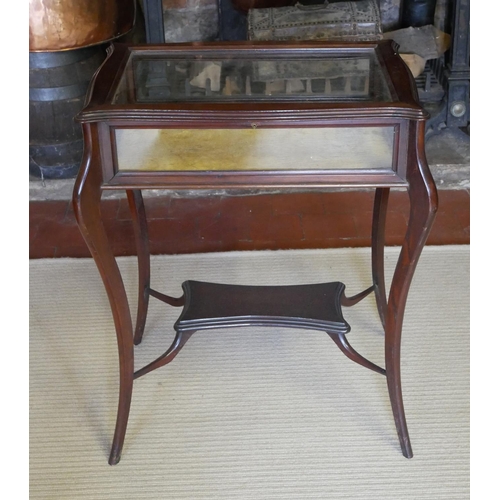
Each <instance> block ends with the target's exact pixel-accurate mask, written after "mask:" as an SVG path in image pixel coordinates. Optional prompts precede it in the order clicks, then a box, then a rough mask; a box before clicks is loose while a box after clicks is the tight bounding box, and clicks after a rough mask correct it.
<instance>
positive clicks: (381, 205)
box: [372, 188, 390, 328]
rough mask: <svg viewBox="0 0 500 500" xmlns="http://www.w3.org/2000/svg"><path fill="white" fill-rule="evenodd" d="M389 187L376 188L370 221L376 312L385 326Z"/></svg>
mask: <svg viewBox="0 0 500 500" xmlns="http://www.w3.org/2000/svg"><path fill="white" fill-rule="evenodd" d="M389 193H390V188H377V189H376V190H375V201H374V205H373V223H372V278H373V287H374V291H375V300H376V302H377V309H378V314H379V316H380V321H381V322H382V326H383V327H384V328H385V318H386V316H387V295H386V291H385V277H384V247H385V221H386V216H387V204H388V202H389Z"/></svg>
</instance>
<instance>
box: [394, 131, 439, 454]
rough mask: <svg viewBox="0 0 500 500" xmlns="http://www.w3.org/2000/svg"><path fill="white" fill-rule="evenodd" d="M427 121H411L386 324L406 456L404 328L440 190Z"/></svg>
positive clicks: (398, 422)
mask: <svg viewBox="0 0 500 500" xmlns="http://www.w3.org/2000/svg"><path fill="white" fill-rule="evenodd" d="M424 137H425V123H424V122H423V121H422V122H412V123H411V124H410V143H409V154H408V171H407V179H408V194H409V198H410V218H409V222H408V229H407V231H406V235H405V239H404V242H403V245H402V248H401V253H400V255H399V259H398V262H397V265H396V269H395V272H394V277H393V280H392V284H391V289H390V292H389V300H388V304H387V315H386V324H385V365H386V366H385V368H386V373H387V385H388V389H389V397H390V399H391V405H392V411H393V414H394V420H395V423H396V429H397V432H398V437H399V442H400V444H401V450H402V452H403V455H404V456H405V457H407V458H411V457H412V456H413V452H412V449H411V444H410V438H409V435H408V428H407V425H406V418H405V412H404V407H403V397H402V391H401V366H400V361H401V329H402V325H403V315H404V309H405V305H406V299H407V297H408V291H409V288H410V284H411V280H412V278H413V274H414V272H415V268H416V265H417V262H418V259H419V257H420V254H421V253H422V249H423V247H424V244H425V242H426V240H427V236H428V235H429V232H430V230H431V227H432V223H433V221H434V218H435V215H436V211H437V205H438V198H437V189H436V186H435V184H434V181H433V179H432V176H431V174H430V171H429V167H428V165H427V161H426V159H425V150H424Z"/></svg>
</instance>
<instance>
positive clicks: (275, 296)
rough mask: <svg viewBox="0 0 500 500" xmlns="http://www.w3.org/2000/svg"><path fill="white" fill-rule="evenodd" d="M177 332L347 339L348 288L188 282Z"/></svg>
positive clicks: (325, 285) (329, 284)
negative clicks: (266, 331)
mask: <svg viewBox="0 0 500 500" xmlns="http://www.w3.org/2000/svg"><path fill="white" fill-rule="evenodd" d="M182 288H183V290H184V299H185V302H184V309H183V311H182V314H181V315H180V317H179V319H178V320H177V322H176V323H175V325H174V329H175V330H176V331H177V332H187V331H196V330H207V329H211V328H221V327H236V326H253V325H256V326H284V327H290V328H305V329H313V330H322V331H325V332H328V333H335V334H345V333H348V332H349V331H350V329H351V327H350V326H349V325H348V324H347V322H346V321H345V319H344V317H343V316H342V308H341V301H342V297H343V296H344V290H345V285H344V284H343V283H340V282H332V283H319V284H312V285H290V286H243V285H224V284H216V283H205V282H201V281H185V282H184V283H183V284H182Z"/></svg>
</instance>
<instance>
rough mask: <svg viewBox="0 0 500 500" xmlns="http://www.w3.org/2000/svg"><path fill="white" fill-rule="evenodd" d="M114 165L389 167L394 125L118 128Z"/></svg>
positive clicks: (167, 168) (181, 168)
mask: <svg viewBox="0 0 500 500" xmlns="http://www.w3.org/2000/svg"><path fill="white" fill-rule="evenodd" d="M115 133H116V150H117V160H118V169H119V170H121V171H123V170H143V171H144V170H147V171H193V170H198V171H199V170H208V171H211V170H235V171H238V170H239V171H241V170H332V169H338V170H352V169H383V170H390V169H392V164H393V150H394V127H356V128H354V127H335V128H311V127H308V128H286V129H284V128H268V129H264V128H262V129H116V131H115Z"/></svg>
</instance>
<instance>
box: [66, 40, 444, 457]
mask: <svg viewBox="0 0 500 500" xmlns="http://www.w3.org/2000/svg"><path fill="white" fill-rule="evenodd" d="M186 49H188V50H195V49H196V50H202V51H203V50H210V51H214V50H215V51H237V50H240V51H241V50H247V51H253V52H254V53H255V54H259V53H263V52H266V53H267V52H269V53H276V51H282V50H294V51H299V52H307V51H309V52H310V53H313V52H314V51H317V52H322V51H323V52H325V51H328V50H333V51H335V50H339V51H349V50H360V49H362V50H364V49H370V50H373V49H375V50H376V52H377V54H378V57H379V59H380V61H381V64H382V66H383V68H384V71H385V72H386V75H387V79H388V80H389V81H390V83H391V85H392V92H393V93H394V96H393V100H392V102H390V103H385V102H384V103H366V104H362V103H361V104H360V103H356V104H355V105H352V104H351V103H347V104H345V103H341V104H338V103H335V104H324V103H319V104H318V103H308V102H301V103H281V104H279V105H278V107H279V109H280V110H281V113H276V112H275V111H274V112H272V113H268V112H267V111H269V110H270V107H269V104H266V103H264V104H259V103H257V104H256V103H243V104H241V103H217V104H200V103H197V104H195V105H183V104H161V105H144V104H142V105H140V106H134V105H124V106H113V105H112V104H110V101H109V96H110V95H112V93H113V89H114V88H116V84H117V82H116V80H117V79H116V75H117V74H119V72H120V71H121V70H122V69H123V65H124V61H126V59H127V57H129V54H130V52H131V51H132V50H134V47H130V46H127V45H116V46H115V48H114V50H110V51H109V54H108V58H107V60H106V62H105V63H104V64H103V66H102V68H101V70H100V71H99V72H98V73H97V74H96V76H95V77H94V80H93V82H92V84H91V88H90V90H89V97H88V99H87V103H86V107H85V108H84V110H83V111H82V113H81V114H80V115H79V120H80V121H81V122H82V123H83V131H84V141H85V155H84V159H83V162H82V167H81V169H80V172H79V174H78V177H77V179H76V183H75V188H74V195H73V204H74V209H75V214H76V218H77V222H78V225H79V227H80V230H81V233H82V235H83V237H84V239H85V241H86V243H87V245H88V248H89V250H90V252H91V254H92V256H93V258H94V260H95V263H96V265H97V267H98V269H99V272H100V275H101V277H102V280H103V283H104V286H105V289H106V292H107V295H108V298H109V302H110V305H111V310H112V314H113V319H114V323H115V329H116V335H117V342H118V351H119V360H120V393H119V403H118V414H117V421H116V428H115V434H114V439H113V444H112V447H111V453H110V457H109V463H110V464H116V463H118V461H119V460H120V456H121V452H122V447H123V443H124V438H125V432H126V427H127V421H128V415H129V410H130V404H131V398H132V387H133V381H134V379H136V378H138V377H139V376H142V375H144V374H145V373H147V372H148V371H150V370H151V369H154V368H157V367H159V366H162V365H163V364H165V363H167V362H169V361H171V360H172V359H173V357H175V355H176V354H177V353H178V351H179V350H180V348H182V346H183V345H184V344H185V342H186V341H187V339H188V338H189V336H190V333H189V332H188V333H189V334H185V335H184V337H183V336H182V334H179V331H177V336H176V340H175V341H174V344H173V345H172V347H171V348H170V349H169V351H167V352H166V353H165V354H164V355H162V356H160V358H159V359H158V360H157V361H156V362H153V365H154V363H156V364H155V365H154V366H152V367H151V366H149V367H145V368H143V369H141V370H138V371H137V372H135V373H134V344H135V345H137V344H139V343H140V342H141V340H142V336H143V332H144V325H145V321H146V315H147V309H148V301H149V297H150V296H153V297H156V298H158V299H160V300H163V301H165V302H167V303H169V304H170V305H172V306H181V305H184V298H183V297H180V298H173V297H168V296H166V295H164V294H162V293H160V292H158V291H155V290H152V289H151V288H150V253H149V246H148V235H147V218H146V212H145V208H144V202H143V198H142V194H141V190H142V189H151V188H169V189H176V190H182V189H190V190H192V189H200V190H206V189H220V188H224V189H229V190H230V189H232V188H234V189H238V190H242V189H255V188H259V189H263V190H265V189H267V188H271V189H276V188H284V189H294V188H300V189H302V190H303V189H307V190H311V191H314V190H318V189H322V190H325V189H327V188H333V187H352V188H360V187H374V188H375V189H376V192H375V202H374V212H373V228H372V245H371V252H372V277H373V286H371V287H370V288H369V289H367V290H365V291H364V292H361V293H360V294H358V295H357V296H355V297H353V298H351V299H348V298H345V296H344V297H343V298H342V305H344V306H349V305H352V304H354V303H356V302H357V301H359V300H361V299H362V298H363V297H364V296H366V295H367V294H368V293H370V292H371V291H373V292H374V293H375V298H376V303H377V307H378V313H379V315H380V319H381V322H382V325H383V327H384V330H385V369H383V368H380V367H377V366H376V365H373V363H370V362H369V361H368V360H365V359H364V358H362V357H361V356H360V355H359V354H358V353H356V351H354V349H352V347H351V346H350V345H349V344H348V343H347V341H346V339H345V337H344V336H343V335H338V334H332V335H330V336H331V337H332V339H333V340H335V342H336V343H337V345H338V346H339V347H340V348H341V350H342V351H343V352H344V353H345V354H346V355H347V356H348V357H350V358H351V359H353V360H354V361H356V362H358V363H360V364H363V365H364V366H367V367H368V368H370V369H373V370H375V371H378V372H379V373H382V374H384V375H385V376H386V377H387V385H388V391H389V396H390V401H391V405H392V410H393V414H394V419H395V424H396V430H397V433H398V437H399V441H400V445H401V450H402V453H403V455H404V456H405V457H407V458H411V457H412V455H413V453H412V449H411V444H410V439H409V435H408V429H407V424H406V419H405V412H404V406H403V398H402V388H401V368H400V356H401V331H402V324H403V315H404V310H405V305H406V300H407V296H408V291H409V287H410V284H411V281H412V277H413V274H414V271H415V268H416V265H417V261H418V259H419V256H420V254H421V252H422V249H423V246H424V244H425V242H426V239H427V236H428V234H429V232H430V229H431V226H432V223H433V220H434V217H435V213H436V210H437V204H438V200H437V190H436V186H435V184H434V181H433V179H432V176H431V173H430V170H429V168H428V165H427V162H426V159H425V151H424V134H425V120H426V118H427V115H426V113H425V111H423V109H422V108H421V107H420V105H419V104H418V98H417V93H416V89H415V85H414V82H413V79H412V77H411V74H410V73H409V71H408V69H407V67H406V66H405V64H404V63H403V61H402V60H401V59H400V58H399V56H398V55H397V53H396V52H397V51H396V47H395V46H394V45H393V44H392V43H391V42H389V41H383V42H380V43H378V44H373V43H365V44H338V43H337V44H334V43H326V42H323V43H317V42H316V43H307V42H303V43H300V44H298V43H297V44H290V43H287V44H281V43H275V42H273V43H272V44H267V43H246V42H240V43H231V44H228V43H223V44H221V43H219V44H217V43H207V44H201V45H200V44H196V45H193V46H190V45H189V44H176V45H174V46H170V45H165V46H164V45H159V46H146V47H141V50H151V51H163V50H171V51H178V50H186ZM308 124H314V125H316V126H338V125H342V126H345V125H346V124H348V125H350V126H363V125H386V124H390V125H393V126H395V127H396V130H397V152H396V154H395V158H394V162H395V168H394V170H393V172H391V173H390V174H387V173H381V172H378V173H374V172H370V171H361V172H335V171H328V172H325V171H322V172H315V171H312V172H311V171H309V172H307V171H290V172H273V171H271V172H262V171H255V172H250V173H249V172H224V173H213V172H139V171H136V172H117V171H116V169H115V168H114V167H113V158H112V154H111V151H112V147H111V146H112V145H111V144H110V139H109V138H110V133H109V131H110V129H112V128H113V127H127V126H128V127H134V128H141V127H151V128H161V127H165V126H168V127H195V128H196V127H200V128H203V127H214V128H215V127H219V128H224V127H243V128H244V127H249V126H259V127H263V128H265V127H273V126H290V127H293V126H304V125H306V126H307V125H308ZM398 186H405V187H406V188H407V191H408V195H409V201H410V217H409V223H408V228H407V231H406V235H405V237H404V242H403V244H402V248H401V253H400V256H399V260H398V262H397V265H396V268H395V272H394V275H393V279H392V283H391V285H390V290H389V294H388V298H387V294H386V286H385V280H384V234H385V221H386V212H387V204H388V199H389V192H390V188H391V187H398ZM105 189H121V190H125V191H126V194H127V198H128V203H129V206H130V209H131V213H132V220H133V226H134V232H135V239H136V246H137V255H138V264H139V303H138V311H137V319H136V324H135V327H134V326H133V322H132V318H131V313H130V308H129V302H128V298H127V295H126V292H125V288H124V284H123V281H122V277H121V274H120V270H119V268H118V265H117V263H116V260H115V257H114V255H113V253H112V250H111V245H110V242H109V239H108V236H107V234H106V231H105V229H104V226H103V223H102V218H101V212H100V202H101V196H102V192H103V190H105ZM185 333H186V332H185ZM191 333H192V332H191Z"/></svg>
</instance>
